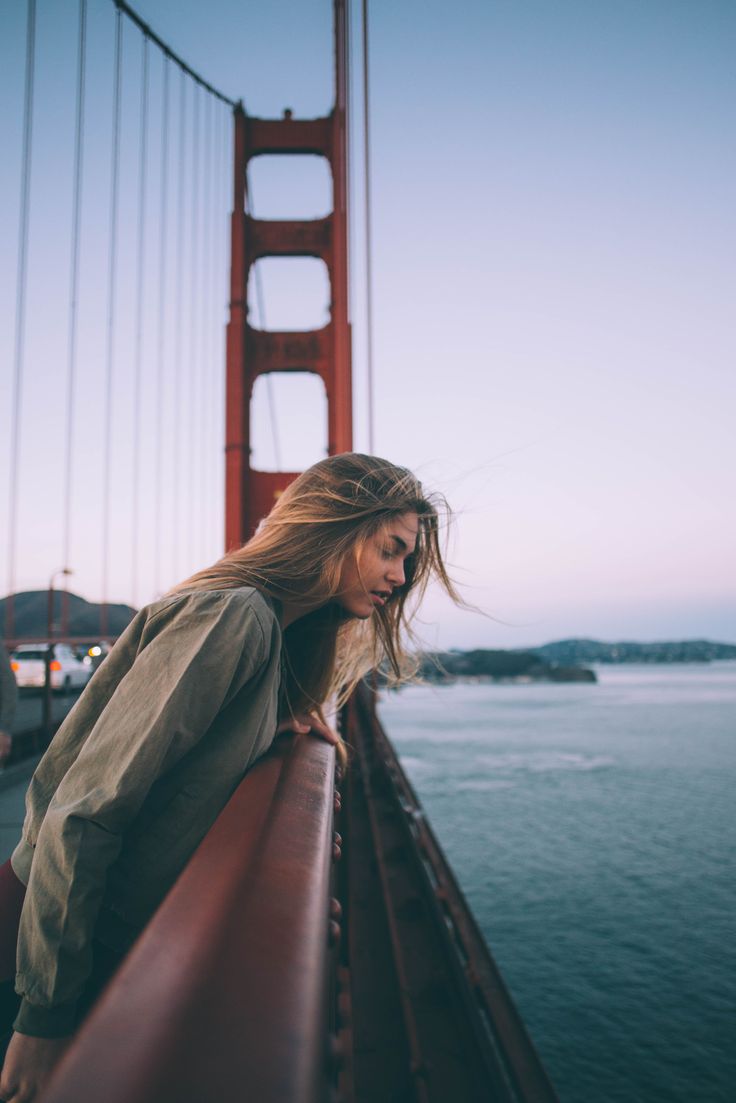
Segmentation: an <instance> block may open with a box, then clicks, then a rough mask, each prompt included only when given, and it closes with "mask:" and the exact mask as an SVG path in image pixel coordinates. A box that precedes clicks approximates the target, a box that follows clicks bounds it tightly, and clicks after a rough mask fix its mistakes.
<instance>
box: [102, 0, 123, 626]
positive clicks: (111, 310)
mask: <svg viewBox="0 0 736 1103" xmlns="http://www.w3.org/2000/svg"><path fill="white" fill-rule="evenodd" d="M122 53H123V21H122V17H121V13H120V10H118V11H117V12H116V13H115V75H114V78H113V80H114V84H113V103H112V165H111V169H110V229H109V257H108V264H109V268H108V286H107V370H106V379H105V415H104V426H105V443H104V461H103V490H102V495H103V497H102V601H101V605H100V632H101V634H102V636H103V637H105V636H107V635H108V631H109V629H108V624H109V607H108V589H109V583H110V495H111V490H112V485H111V480H112V385H113V376H114V369H115V363H114V361H115V281H116V275H117V224H118V169H119V163H120V84H121V68H122V66H121V62H122Z"/></svg>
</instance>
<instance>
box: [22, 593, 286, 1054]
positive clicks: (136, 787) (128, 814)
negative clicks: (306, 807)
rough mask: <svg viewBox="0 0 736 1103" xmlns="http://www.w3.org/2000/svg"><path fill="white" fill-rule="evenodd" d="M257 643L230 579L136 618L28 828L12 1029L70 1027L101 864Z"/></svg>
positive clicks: (249, 613)
mask: <svg viewBox="0 0 736 1103" xmlns="http://www.w3.org/2000/svg"><path fill="white" fill-rule="evenodd" d="M267 653H268V647H267V645H266V640H265V635H264V632H263V629H262V627H261V624H260V622H259V620H258V616H257V614H256V613H255V611H254V610H253V608H252V607H251V606H250V605H249V604H246V603H245V602H244V601H243V600H242V599H241V598H239V597H238V596H236V595H235V594H233V592H232V591H231V592H230V593H228V592H227V591H224V592H223V591H217V592H213V591H209V592H208V591H200V592H195V593H190V594H188V595H186V596H182V597H180V598H179V599H177V600H175V601H174V603H173V604H171V603H169V604H168V605H167V606H165V607H164V609H163V610H162V611H161V610H160V611H158V612H156V613H155V614H154V615H153V616H152V617H151V619H150V621H149V622H148V623H147V625H146V628H145V629H144V632H143V635H142V637H141V645H140V649H139V651H138V653H137V655H136V657H135V659H134V661H133V663H132V665H131V666H130V669H129V670H128V672H127V673H126V674H125V676H124V677H123V678H122V679H121V681H120V682H119V683H118V685H117V687H116V689H115V692H114V693H113V695H112V697H111V698H110V700H109V701H108V703H107V705H106V707H105V708H104V710H103V711H102V713H101V714H100V716H99V717H98V719H97V722H96V723H95V725H94V728H93V729H92V731H91V733H90V735H89V738H88V739H87V741H86V743H85V744H84V747H83V748H82V750H81V751H80V753H79V756H78V757H77V759H76V761H75V762H74V763H73V765H72V766H71V767H70V768H69V770H68V771H67V773H66V774H65V775H64V778H63V780H62V782H61V784H60V785H59V787H58V789H57V791H56V793H55V795H54V797H53V799H52V801H51V803H50V804H49V807H48V810H47V812H46V816H45V818H44V821H43V824H42V826H41V829H40V831H39V835H38V839H37V842H36V848H35V853H34V858H33V864H32V867H31V875H30V880H29V883H28V890H27V893H26V899H25V903H24V906H23V913H22V916H21V922H20V931H19V935H18V972H17V977H16V989H17V991H18V993H19V995H21V996H22V997H23V999H22V1002H21V1007H20V1011H19V1013H18V1017H17V1019H16V1021H15V1024H14V1026H15V1029H16V1030H17V1031H19V1032H20V1033H23V1034H31V1035H36V1036H40V1037H48V1038H50V1037H60V1036H63V1035H65V1034H68V1033H70V1032H71V1031H72V1030H73V1029H74V1025H75V1013H76V1005H77V1002H78V999H79V996H80V993H81V990H82V988H83V986H84V983H85V981H86V979H87V977H88V975H89V973H90V970H91V965H92V949H91V942H92V936H93V932H94V927H95V923H96V920H97V916H98V913H99V908H100V904H101V901H102V896H103V893H104V889H105V879H106V874H107V870H108V867H109V866H110V865H111V864H112V863H113V862H114V861H115V859H116V858H117V856H118V854H119V853H120V849H121V845H122V834H123V832H124V831H125V829H126V826H127V825H129V824H130V823H131V821H132V820H133V819H134V818H135V816H136V814H137V813H138V811H139V809H140V807H141V805H142V803H143V801H144V799H145V797H146V795H147V794H148V792H149V790H150V788H151V786H152V784H153V782H154V781H155V780H156V779H157V778H158V777H160V776H161V775H162V774H163V773H165V772H166V770H168V769H169V768H170V767H171V766H173V765H174V764H175V763H176V762H177V761H178V760H179V759H180V758H181V757H182V756H183V755H185V754H186V753H187V751H189V750H191V749H192V747H194V746H195V745H196V743H197V742H198V741H199V739H201V737H202V736H203V735H204V733H205V732H206V731H207V729H208V728H209V726H210V725H211V724H212V722H213V720H214V719H215V717H216V715H217V713H218V712H219V711H220V709H221V708H222V707H223V706H224V705H225V704H227V703H228V701H229V700H231V699H232V697H233V696H234V694H235V693H236V692H237V691H238V690H239V689H240V688H242V686H243V685H245V684H246V683H247V681H249V680H250V679H251V678H252V677H254V675H255V674H257V673H258V671H259V670H260V669H261V668H262V667H263V665H264V663H265V662H266V659H267Z"/></svg>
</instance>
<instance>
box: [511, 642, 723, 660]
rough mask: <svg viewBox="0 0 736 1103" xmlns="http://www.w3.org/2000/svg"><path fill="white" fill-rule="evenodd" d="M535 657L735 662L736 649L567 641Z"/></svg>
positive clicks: (548, 646)
mask: <svg viewBox="0 0 736 1103" xmlns="http://www.w3.org/2000/svg"><path fill="white" fill-rule="evenodd" d="M532 650H533V651H534V654H535V655H539V656H540V658H542V659H545V660H547V661H548V662H553V663H708V662H712V661H713V660H716V659H736V645H735V644H731V643H714V642H713V641H711V640H677V641H659V642H654V643H637V642H635V641H630V640H622V641H619V642H617V643H603V642H601V641H600V640H588V639H581V640H579V639H571V640H558V641H557V642H555V643H547V644H545V645H544V646H543V647H535V648H533V649H532Z"/></svg>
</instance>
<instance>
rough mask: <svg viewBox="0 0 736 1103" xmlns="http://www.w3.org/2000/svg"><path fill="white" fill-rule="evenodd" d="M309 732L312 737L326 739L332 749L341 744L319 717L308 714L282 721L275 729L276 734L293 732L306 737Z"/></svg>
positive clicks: (333, 732)
mask: <svg viewBox="0 0 736 1103" xmlns="http://www.w3.org/2000/svg"><path fill="white" fill-rule="evenodd" d="M310 731H311V732H312V733H313V734H314V735H318V736H320V737H321V738H322V739H326V740H327V742H328V743H332V745H333V747H336V746H337V745H338V743H340V742H341V740H340V736H339V735H338V734H337V732H336V731H334V729H333V728H331V727H330V726H329V724H325V723H324V721H323V720H320V718H319V716H314V715H313V714H312V713H310V712H302V713H300V714H299V715H298V716H290V717H289V719H288V720H282V721H281V723H280V724H279V726H278V728H277V729H276V734H277V735H280V734H281V732H294V734H295V735H306V734H307V732H310Z"/></svg>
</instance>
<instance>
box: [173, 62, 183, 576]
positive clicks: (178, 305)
mask: <svg viewBox="0 0 736 1103" xmlns="http://www.w3.org/2000/svg"><path fill="white" fill-rule="evenodd" d="M180 77H181V79H180V84H179V142H178V151H177V156H178V162H179V171H178V177H177V188H176V262H175V264H176V290H175V303H174V380H173V382H174V433H173V454H174V516H173V523H172V526H171V531H172V536H173V546H172V565H173V574H174V576H175V577H176V578H177V580H178V576H179V564H180V548H181V545H180V535H181V533H180V523H179V522H180V516H181V508H180V507H181V494H180V490H181V464H180V462H179V452H180V448H181V414H182V402H181V375H180V370H181V344H182V341H181V330H182V318H181V313H182V251H183V242H184V169H185V167H186V114H187V95H186V73H185V72H184V70H183V69H182V70H181V74H180Z"/></svg>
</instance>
